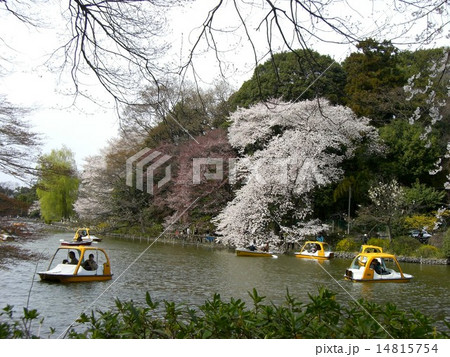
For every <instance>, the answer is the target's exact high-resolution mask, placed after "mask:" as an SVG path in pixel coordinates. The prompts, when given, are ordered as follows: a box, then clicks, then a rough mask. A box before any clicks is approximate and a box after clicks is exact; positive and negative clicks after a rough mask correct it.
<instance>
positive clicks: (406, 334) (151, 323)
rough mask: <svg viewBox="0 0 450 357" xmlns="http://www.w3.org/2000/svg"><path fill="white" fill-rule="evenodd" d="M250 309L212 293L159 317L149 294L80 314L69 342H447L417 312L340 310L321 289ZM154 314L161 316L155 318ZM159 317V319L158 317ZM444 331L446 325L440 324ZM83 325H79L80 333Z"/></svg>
mask: <svg viewBox="0 0 450 357" xmlns="http://www.w3.org/2000/svg"><path fill="white" fill-rule="evenodd" d="M250 296H251V298H252V300H253V306H252V307H247V306H246V304H245V302H243V301H242V300H240V299H234V298H231V299H230V301H224V300H222V298H221V297H220V295H218V294H215V295H214V296H213V298H212V299H211V300H207V301H206V302H205V303H204V304H203V305H201V306H199V307H198V308H196V309H193V308H189V307H186V306H184V305H176V304H175V303H173V302H167V301H164V302H163V305H164V310H163V311H162V312H161V309H159V308H158V307H159V305H160V304H159V303H155V302H153V301H152V299H151V298H150V295H149V294H148V293H147V295H146V301H147V306H144V307H139V306H136V305H135V304H134V303H133V301H131V302H126V303H123V302H121V301H119V300H117V301H116V311H107V312H102V311H97V315H96V314H94V313H92V314H91V315H90V316H88V315H86V314H83V315H82V316H81V317H80V319H78V321H77V322H78V323H80V324H81V325H84V326H85V328H86V329H85V330H84V332H76V331H74V330H72V331H70V334H69V337H71V338H115V339H116V338H196V339H205V338H213V339H218V338H227V339H230V338H259V339H262V338H277V339H279V338H308V339H309V338H314V339H322V338H336V339H337V338H346V339H348V338H448V336H449V335H448V333H447V332H445V331H439V330H437V327H435V326H434V322H433V321H432V320H431V319H430V318H429V317H427V316H425V315H424V314H422V313H420V312H419V311H417V310H414V309H411V310H408V311H402V310H399V309H398V308H397V307H396V306H395V305H393V304H391V303H386V304H383V305H378V304H376V303H372V302H368V301H366V300H364V299H361V300H359V301H358V302H356V301H350V302H349V303H348V304H347V305H345V306H344V305H340V304H339V303H338V302H337V301H336V294H335V293H333V292H331V291H329V290H327V289H324V288H320V289H319V294H318V295H316V296H313V295H309V300H310V301H309V302H307V303H303V302H300V301H298V300H297V299H295V298H294V297H292V296H291V295H289V293H288V294H287V295H286V298H285V302H284V303H282V304H280V305H275V304H273V303H264V300H265V298H264V297H262V296H259V295H258V293H257V292H256V290H255V289H253V292H252V293H251V294H250ZM156 311H160V312H159V313H156ZM158 316H159V317H158ZM444 324H445V325H446V326H447V327H450V326H449V325H450V324H448V323H446V322H445V321H444ZM82 329H83V326H77V330H78V331H81V330H82Z"/></svg>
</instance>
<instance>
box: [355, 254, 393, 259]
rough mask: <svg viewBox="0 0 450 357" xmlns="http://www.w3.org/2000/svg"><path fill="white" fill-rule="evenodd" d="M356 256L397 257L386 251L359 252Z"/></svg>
mask: <svg viewBox="0 0 450 357" xmlns="http://www.w3.org/2000/svg"><path fill="white" fill-rule="evenodd" d="M357 256H358V257H361V256H362V257H367V258H389V259H397V258H396V257H395V255H394V254H388V253H359V254H358V255H357Z"/></svg>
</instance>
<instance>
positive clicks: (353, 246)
mask: <svg viewBox="0 0 450 357" xmlns="http://www.w3.org/2000/svg"><path fill="white" fill-rule="evenodd" d="M359 247H360V244H359V243H357V242H355V241H354V240H352V239H350V238H344V239H341V240H340V241H339V242H337V244H336V251H338V252H357V251H359Z"/></svg>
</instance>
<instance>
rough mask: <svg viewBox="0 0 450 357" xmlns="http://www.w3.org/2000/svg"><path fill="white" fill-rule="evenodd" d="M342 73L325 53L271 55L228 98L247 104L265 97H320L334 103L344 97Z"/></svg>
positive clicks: (298, 98) (307, 52) (295, 99)
mask: <svg viewBox="0 0 450 357" xmlns="http://www.w3.org/2000/svg"><path fill="white" fill-rule="evenodd" d="M344 85H345V73H344V71H343V70H342V68H341V66H340V65H339V64H338V63H336V62H335V61H334V60H333V59H332V58H330V57H329V56H323V55H320V54H318V53H317V52H314V51H307V50H299V51H295V52H282V53H278V54H275V55H274V56H273V57H272V59H271V60H268V61H267V62H265V63H264V64H262V65H259V66H258V67H256V69H255V71H254V73H253V76H252V78H251V79H250V80H248V81H246V82H245V83H244V84H243V85H242V87H241V88H240V89H239V90H238V91H237V92H236V93H235V94H233V96H232V97H231V103H232V104H233V106H240V107H248V106H249V105H251V104H255V103H258V102H260V101H267V100H269V99H273V98H276V99H282V100H284V101H288V102H289V101H294V102H295V101H300V100H305V99H312V98H316V97H323V98H327V99H329V100H330V102H332V103H334V104H336V103H341V102H342V97H343V96H344Z"/></svg>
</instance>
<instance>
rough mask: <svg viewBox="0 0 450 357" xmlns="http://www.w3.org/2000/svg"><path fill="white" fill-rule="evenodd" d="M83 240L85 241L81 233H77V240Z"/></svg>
mask: <svg viewBox="0 0 450 357" xmlns="http://www.w3.org/2000/svg"><path fill="white" fill-rule="evenodd" d="M82 241H83V238H82V237H81V234H80V233H78V235H77V242H82Z"/></svg>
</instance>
